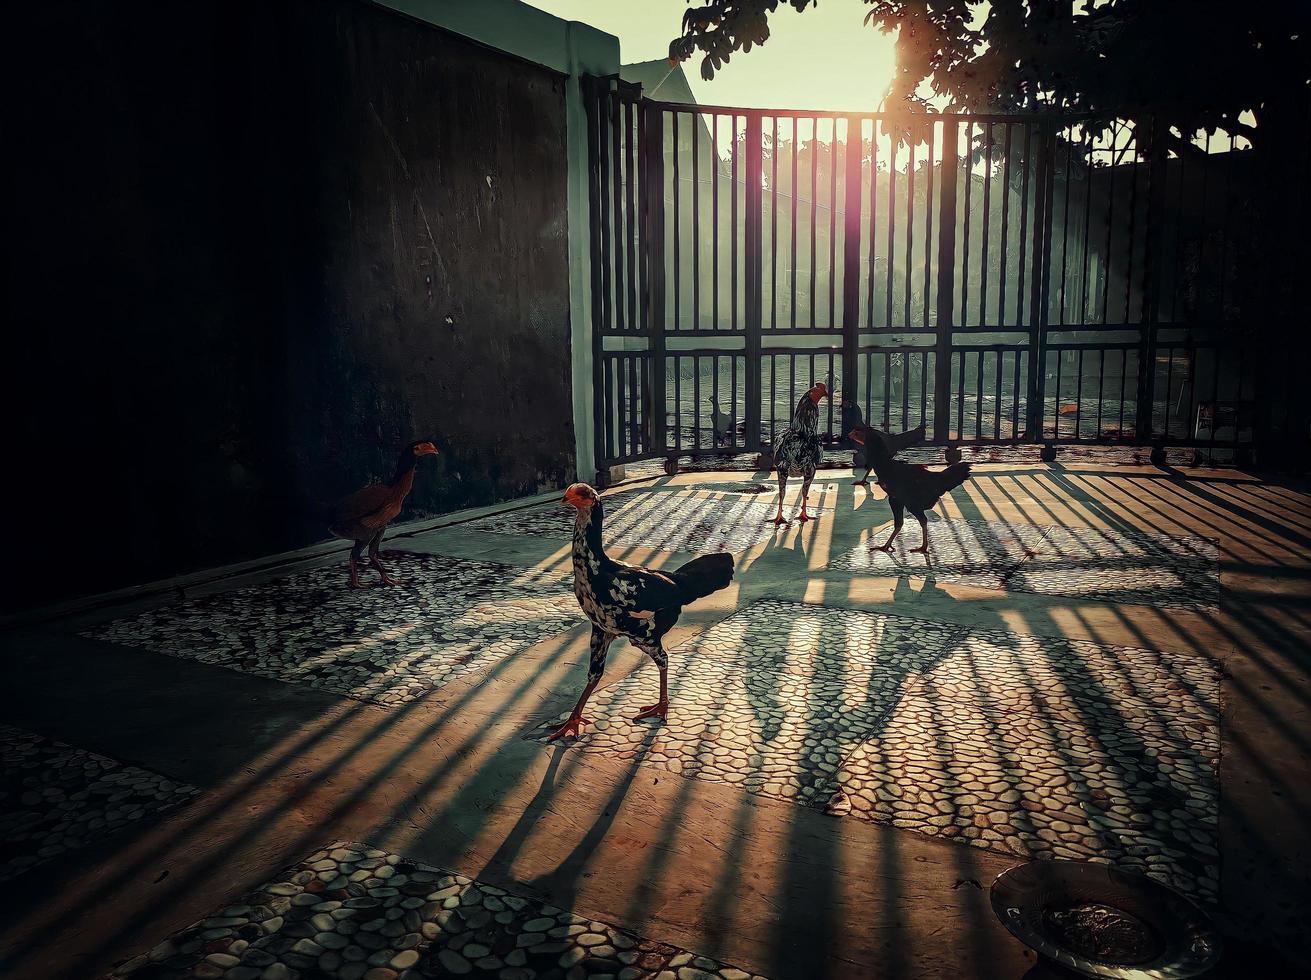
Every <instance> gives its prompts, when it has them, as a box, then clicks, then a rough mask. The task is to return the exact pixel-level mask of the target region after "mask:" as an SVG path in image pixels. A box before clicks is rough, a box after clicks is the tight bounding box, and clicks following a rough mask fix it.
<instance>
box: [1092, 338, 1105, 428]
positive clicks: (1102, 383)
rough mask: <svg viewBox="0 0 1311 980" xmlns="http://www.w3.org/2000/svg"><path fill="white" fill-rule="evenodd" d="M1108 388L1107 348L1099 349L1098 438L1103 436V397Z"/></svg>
mask: <svg viewBox="0 0 1311 980" xmlns="http://www.w3.org/2000/svg"><path fill="white" fill-rule="evenodd" d="M1105 388H1106V348H1105V347H1103V348H1102V349H1101V350H1100V351H1098V356H1097V432H1096V434H1095V436H1096V438H1098V439H1100V438H1101V437H1102V398H1103V392H1104V390H1105Z"/></svg>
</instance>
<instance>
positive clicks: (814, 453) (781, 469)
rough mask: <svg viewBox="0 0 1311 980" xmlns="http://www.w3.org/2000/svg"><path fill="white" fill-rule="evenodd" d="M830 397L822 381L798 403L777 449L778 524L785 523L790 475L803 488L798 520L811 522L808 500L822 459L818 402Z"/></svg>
mask: <svg viewBox="0 0 1311 980" xmlns="http://www.w3.org/2000/svg"><path fill="white" fill-rule="evenodd" d="M827 397H828V385H826V384H824V382H822V381H820V382H818V383H816V384H815V385H814V387H812V388H811V389H810V390H809V391H808V392H806V393H805V394H804V395H802V396H801V401H799V402H797V408H796V411H795V412H793V413H792V422H791V424H789V425H788V427H787V428H786V429H785V430H783V434H782V435H781V436H779V438H778V442H777V443H776V444H775V445H774V468H775V469H776V470H777V471H778V513H777V514H776V515H775V516H774V523H775V524H784V523H786V522H785V521H784V519H783V494H784V493H785V492H786V491H787V485H788V474H789V473H794V474H799V475H800V476H801V479H802V481H803V482H802V484H801V513H800V514H798V515H797V520H799V521H808V520H810V515H809V514H807V513H806V498H807V497H809V496H810V483H811V481H812V480H814V479H815V469H816V468H817V467H818V466H819V463H820V460H821V459H823V455H824V454H823V451H822V450H821V449H820V446H819V402H820V399H822V398H827Z"/></svg>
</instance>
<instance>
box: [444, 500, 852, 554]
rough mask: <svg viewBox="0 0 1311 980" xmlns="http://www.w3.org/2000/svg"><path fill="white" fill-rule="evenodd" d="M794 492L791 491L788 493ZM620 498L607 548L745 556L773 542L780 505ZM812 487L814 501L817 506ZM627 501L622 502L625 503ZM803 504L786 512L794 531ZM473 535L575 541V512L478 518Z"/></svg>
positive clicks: (610, 515)
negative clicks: (725, 552) (504, 535)
mask: <svg viewBox="0 0 1311 980" xmlns="http://www.w3.org/2000/svg"><path fill="white" fill-rule="evenodd" d="M790 490H791V488H790V487H789V492H790ZM626 496H628V495H619V496H618V497H611V498H607V499H606V508H607V509H606V512H605V534H604V537H605V544H606V547H607V548H611V549H613V548H624V547H638V548H655V549H658V550H661V551H686V552H692V553H694V554H710V553H712V552H716V551H745V550H746V549H748V548H754V547H756V546H757V545H761V544H766V543H767V542H770V541H773V540H774V536H775V534H776V533H777V527H776V525H775V524H774V523H773V520H774V514H775V510H776V504H775V501H774V499H773V498H772V497H767V496H765V495H763V494H762V495H756V496H749V495H746V494H741V495H739V494H734V495H733V496H732V497H713V496H708V495H706V494H701V493H695V492H687V491H684V490H680V491H670V492H665V493H643V494H634V495H632V496H631V499H627V500H625V499H624V498H625V497H626ZM816 499H817V498H816V495H815V488H814V487H811V501H812V503H813V502H815V501H816ZM621 501H622V502H621ZM800 509H801V504H800V502H799V501H795V502H793V503H792V504H791V505H790V506H787V507H785V508H784V509H783V516H784V517H786V518H788V519H789V521H790V523H792V524H793V525H794V526H795V525H796V524H797V522H796V519H795V518H796V514H797V513H798V512H799V511H800ZM809 512H810V514H811V516H821V517H822V516H823V515H825V514H829V513H831V512H832V508H826V507H818V506H812V507H810V508H809ZM464 526H465V527H467V528H469V529H470V530H473V531H490V532H492V533H494V534H516V535H518V534H528V535H533V536H535V537H543V538H565V539H568V538H572V537H573V533H574V511H573V510H572V509H570V508H566V507H560V506H555V505H550V506H547V507H543V508H537V509H533V510H520V511H513V512H510V513H505V514H493V515H491V516H489V517H483V518H479V519H478V520H476V521H470V522H469V523H468V524H466V525H464Z"/></svg>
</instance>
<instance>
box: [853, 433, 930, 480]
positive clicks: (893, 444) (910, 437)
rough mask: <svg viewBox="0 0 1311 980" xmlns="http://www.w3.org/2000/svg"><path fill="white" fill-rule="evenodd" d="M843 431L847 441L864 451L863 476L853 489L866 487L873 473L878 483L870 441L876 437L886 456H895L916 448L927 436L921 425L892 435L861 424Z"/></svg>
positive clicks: (876, 459) (875, 459) (875, 461)
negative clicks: (885, 451) (858, 434)
mask: <svg viewBox="0 0 1311 980" xmlns="http://www.w3.org/2000/svg"><path fill="white" fill-rule="evenodd" d="M844 431H845V432H846V433H847V438H848V439H850V440H851V441H852V442H854V443H856V445H858V446H860V447H861V448H862V449H863V450H864V456H865V475H864V476H862V477H861V478H860V479H859V480H857V481H856V482H855V483H853V484H852V486H854V487H868V486H869V475H870V473H874V475H875V482H876V483H877V482H878V471H877V469H876V468H875V466H876V463H877V462H878V458H877V457H875V456H873V455H871V453H870V450H869V441H870V439H872V438H874V437H875V436H877V437H878V438H879V439H880V440H882V444H883V446H884V447H885V448H886V449H887V451H888V455H890V456H896V455H897V453H899V452H901V451H902V450H903V449H909V448H910V447H911V446H918V445H919V444H920V443H921V442H923V441H924V439H925V437H926V436H927V434H928V432H927V430H926V429H925V428H924V426H923V425H918V426H916V427H915V428H913V429H909V430H907V431H906V432H898V433H895V434H894V433H890V432H884V431H883V430H882V429H875V428H872V427H871V426H868V425H865V424H864V423H863V422H862V423H861V424H860V425H857V426H854V427H852V428H850V429H845V430H844ZM857 433H860V439H859V440H858V439H857V438H856V434H857Z"/></svg>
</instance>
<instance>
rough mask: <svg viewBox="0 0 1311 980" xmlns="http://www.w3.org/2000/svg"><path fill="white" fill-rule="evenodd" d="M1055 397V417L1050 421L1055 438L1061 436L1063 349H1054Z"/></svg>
mask: <svg viewBox="0 0 1311 980" xmlns="http://www.w3.org/2000/svg"><path fill="white" fill-rule="evenodd" d="M1053 353H1054V354H1055V355H1056V397H1055V398H1054V399H1053V402H1054V404H1055V406H1056V418H1055V420H1054V421H1053V422H1052V431H1053V433H1054V435H1055V438H1057V439H1059V438H1060V437H1061V369H1062V368H1063V367H1064V366H1065V351H1064V350H1056V351H1054V352H1053Z"/></svg>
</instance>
